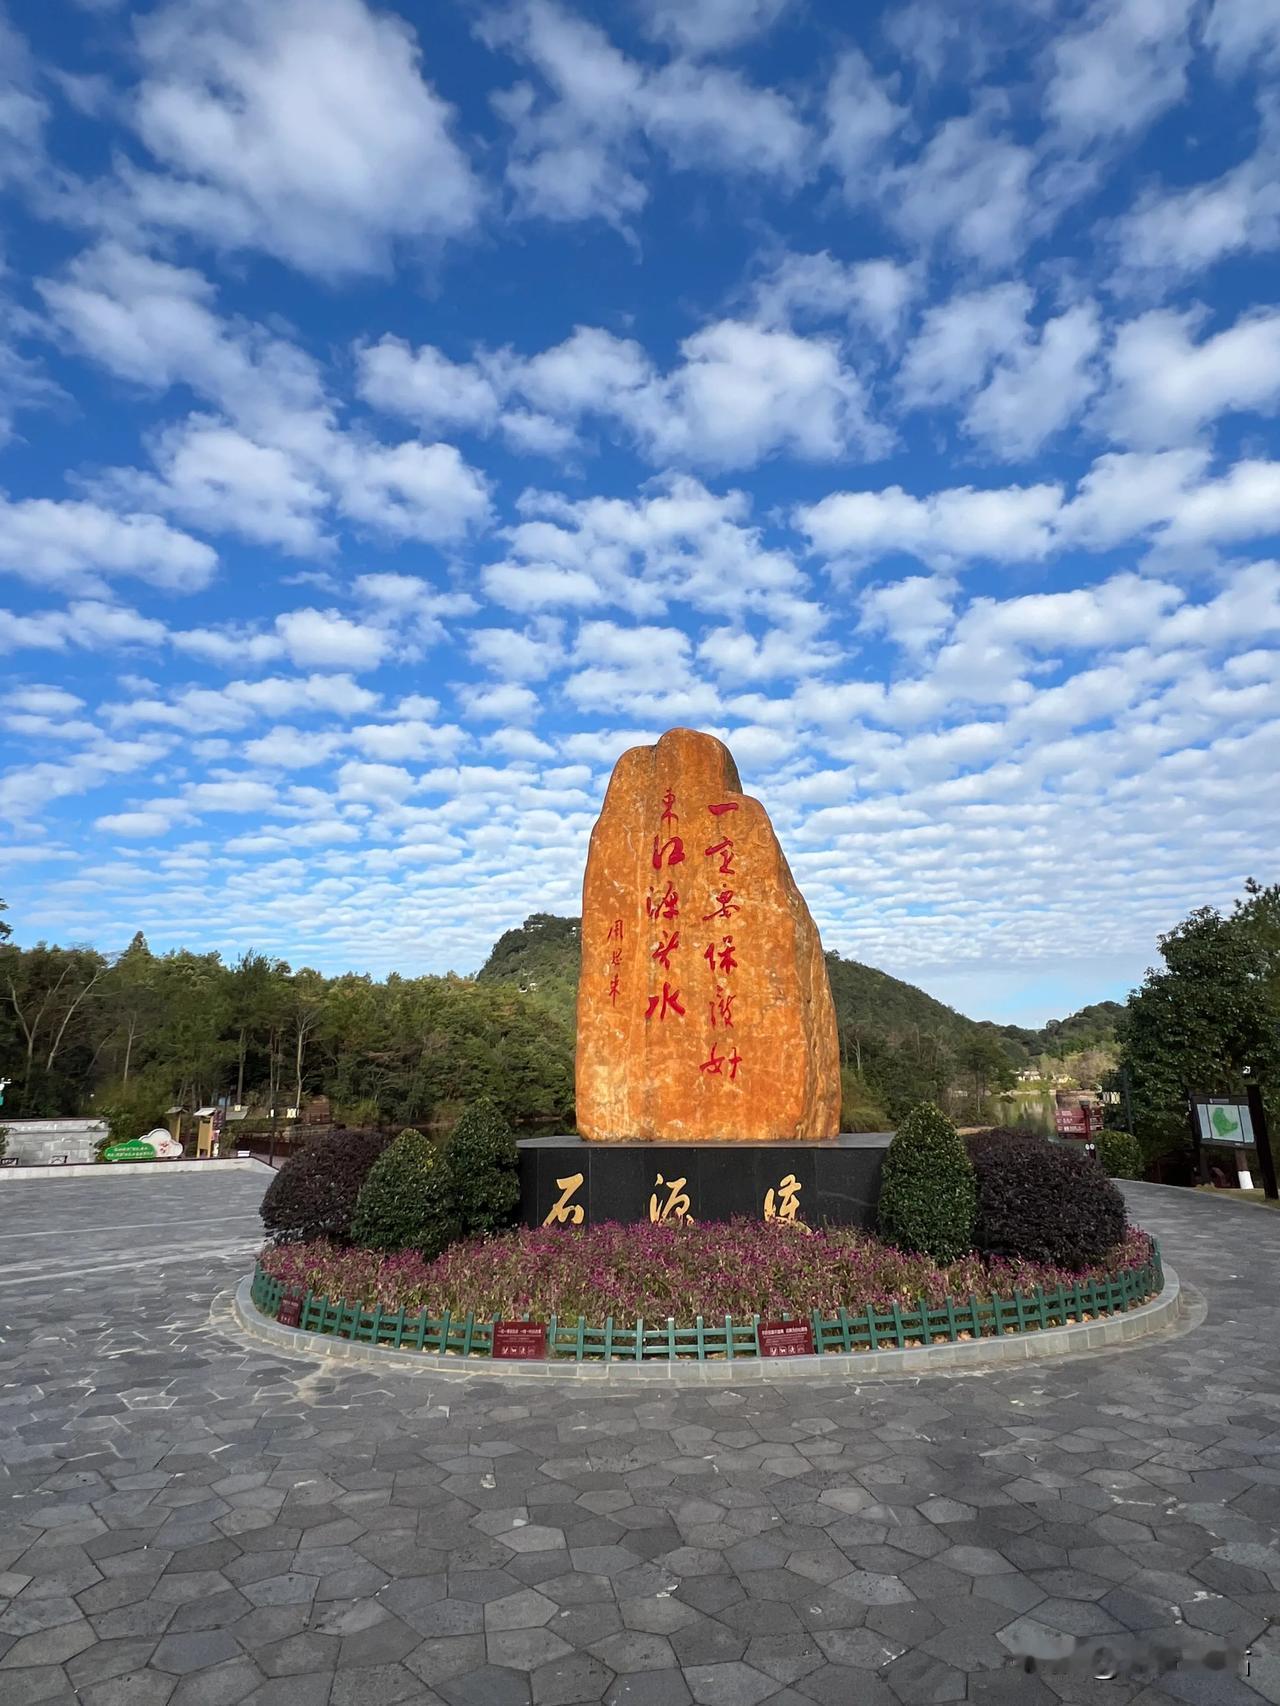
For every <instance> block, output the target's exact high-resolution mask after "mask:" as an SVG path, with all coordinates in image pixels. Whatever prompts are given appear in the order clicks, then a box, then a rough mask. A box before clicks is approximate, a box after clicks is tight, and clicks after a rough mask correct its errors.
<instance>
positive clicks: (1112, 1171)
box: [1098, 1131, 1142, 1179]
mask: <svg viewBox="0 0 1280 1706" xmlns="http://www.w3.org/2000/svg"><path fill="white" fill-rule="evenodd" d="M1098 1160H1099V1161H1100V1162H1101V1163H1102V1170H1103V1172H1104V1173H1105V1174H1106V1175H1107V1177H1108V1178H1109V1179H1140V1178H1141V1177H1142V1145H1141V1144H1140V1143H1139V1142H1138V1140H1137V1138H1136V1137H1135V1136H1134V1135H1133V1133H1132V1132H1131V1131H1100V1132H1099V1133H1098Z"/></svg>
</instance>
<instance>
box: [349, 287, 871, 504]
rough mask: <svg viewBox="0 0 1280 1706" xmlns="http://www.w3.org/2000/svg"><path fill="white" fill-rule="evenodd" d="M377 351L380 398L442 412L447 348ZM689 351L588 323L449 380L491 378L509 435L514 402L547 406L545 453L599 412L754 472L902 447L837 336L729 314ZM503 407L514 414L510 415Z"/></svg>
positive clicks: (661, 445)
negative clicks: (653, 356) (869, 403)
mask: <svg viewBox="0 0 1280 1706" xmlns="http://www.w3.org/2000/svg"><path fill="white" fill-rule="evenodd" d="M378 352H379V353H378V361H377V364H376V375H377V376H376V380H375V381H374V383H373V392H372V394H371V400H375V401H378V402H379V403H381V404H382V405H383V406H384V407H395V408H399V409H400V410H401V411H403V412H405V413H408V414H410V415H411V416H413V417H414V418H417V419H422V418H423V415H424V411H429V409H430V407H431V405H430V403H429V402H428V399H427V397H426V395H424V390H425V391H426V392H431V393H432V394H434V390H433V388H434V387H435V386H436V384H437V382H438V381H439V380H440V376H441V371H442V370H441V366H440V363H441V360H442V358H441V357H440V354H439V352H438V351H436V350H431V349H430V348H424V349H421V350H418V351H416V352H414V351H411V350H410V349H409V347H408V346H407V345H402V344H398V343H396V342H395V341H394V340H392V341H384V343H383V344H382V345H379V346H378ZM367 353H369V352H366V354H367ZM680 356H681V359H680V360H679V361H678V362H676V363H675V364H673V365H672V367H671V368H670V369H669V370H668V371H667V372H666V373H661V372H659V371H657V369H655V367H654V366H653V364H652V363H651V362H650V360H649V357H648V356H647V354H646V353H645V351H644V350H643V349H642V348H641V346H640V345H639V344H637V343H635V342H633V341H632V340H630V339H627V338H619V337H615V336H614V335H613V334H612V333H610V332H607V331H605V330H603V329H602V328H600V327H592V326H579V327H576V328H575V330H574V331H573V332H572V333H571V335H570V336H569V337H568V338H566V339H565V340H564V342H563V343H560V344H557V345H555V346H554V347H553V348H551V349H546V350H542V351H540V352H539V353H538V354H537V355H533V356H529V357H521V356H518V355H517V354H516V353H515V352H514V351H511V350H505V351H503V352H501V353H500V354H498V355H489V354H487V353H484V352H482V355H481V358H480V361H479V363H478V364H477V365H474V366H472V367H470V368H469V369H467V370H465V372H466V375H467V378H466V379H463V378H459V377H458V375H459V374H461V373H462V372H463V371H464V370H461V369H457V368H454V377H453V378H452V379H449V381H448V383H449V384H450V385H452V386H453V388H454V390H455V392H465V394H466V395H468V396H472V395H473V394H472V393H471V392H470V391H469V390H467V389H466V387H467V386H468V385H469V383H470V380H471V378H475V379H476V380H479V379H480V378H481V376H482V375H483V382H484V385H485V387H486V389H487V394H488V395H489V396H490V397H491V398H492V399H493V408H492V410H490V411H489V412H488V416H487V421H488V423H489V424H492V423H493V422H497V423H498V424H501V425H503V426H504V428H505V429H506V430H508V432H511V431H512V430H513V428H516V423H517V422H518V420H519V418H520V417H519V414H518V411H516V410H513V409H511V408H510V407H509V404H510V402H511V400H512V399H523V400H524V401H526V402H528V403H530V404H532V405H533V406H534V408H535V409H536V410H537V411H538V414H537V415H535V416H533V417H530V418H529V419H530V420H531V421H532V423H533V425H534V432H535V438H536V439H538V440H539V441H541V442H539V443H538V446H537V447H538V448H543V446H544V444H548V445H554V444H556V443H557V442H558V443H559V444H561V445H563V443H564V442H565V441H566V439H567V440H569V441H572V439H573V437H574V435H575V433H576V431H577V430H578V429H579V427H580V425H581V423H583V422H584V421H586V420H589V419H591V418H593V417H594V418H597V419H601V420H604V421H607V422H609V423H610V424H612V425H615V426H617V427H619V428H621V429H622V431H623V432H625V433H626V434H627V435H628V437H630V438H631V439H632V440H633V441H634V442H635V443H636V444H637V445H638V447H639V448H640V450H641V451H642V452H643V454H644V455H646V456H647V457H648V458H649V459H650V460H651V461H653V462H655V463H658V464H662V465H668V464H670V463H672V462H678V463H682V464H694V465H698V466H706V467H713V468H734V467H744V466H748V467H749V466H751V465H752V464H753V463H755V462H758V461H760V460H762V459H763V458H765V457H767V456H771V455H774V454H779V453H783V454H785V453H789V454H792V455H797V456H804V457H811V458H814V459H817V460H826V459H830V458H832V457H836V456H839V455H842V454H844V453H845V452H847V451H848V450H850V449H851V448H857V449H859V450H861V451H863V452H864V453H866V454H872V455H874V454H880V453H881V452H883V451H884V450H886V449H887V448H888V446H889V444H890V442H891V437H890V435H889V433H888V432H887V430H886V429H885V428H883V427H882V426H879V425H878V424H876V423H874V422H872V421H871V420H870V418H869V416H868V413H867V407H866V394H865V389H864V386H863V384H862V381H861V379H860V378H859V376H858V374H857V373H856V372H855V371H854V370H853V369H852V368H851V367H849V366H848V365H847V363H846V362H845V361H844V359H843V356H842V353H841V350H840V347H839V345H838V344H837V343H835V342H833V341H831V340H829V339H825V338H818V337H802V336H800V335H799V334H797V333H795V332H792V331H789V330H782V329H777V328H770V327H768V326H763V325H757V324H754V323H752V322H749V321H743V320H720V321H717V322H715V323H713V324H711V325H708V326H704V327H703V328H702V329H701V330H700V331H697V332H694V333H692V334H691V335H690V336H689V337H687V338H685V340H684V341H683V343H682V344H681V346H680ZM450 365H452V364H450ZM367 384H368V375H366V385H367ZM366 394H367V395H369V394H370V393H369V391H368V390H366ZM477 395H478V394H477ZM500 403H501V404H502V405H503V406H506V407H507V412H506V413H504V414H500V415H499V414H498V413H497V412H496V411H497V409H498V407H499V404H500ZM548 431H550V433H551V435H552V436H551V438H550V439H547V437H546V435H547V433H548ZM401 448H402V450H403V449H404V447H401ZM441 448H445V447H440V446H437V447H436V449H437V450H439V449H441ZM388 454H389V453H388ZM454 454H455V455H456V452H454ZM468 472H470V471H468ZM351 502H352V500H351V499H348V504H349V505H350V504H351ZM480 504H481V494H480V493H479V492H477V493H476V495H475V509H476V512H477V514H479V513H483V512H482V511H480V508H479V506H480ZM464 519H475V517H474V516H470V517H464Z"/></svg>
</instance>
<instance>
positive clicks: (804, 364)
mask: <svg viewBox="0 0 1280 1706" xmlns="http://www.w3.org/2000/svg"><path fill="white" fill-rule="evenodd" d="M681 351H682V353H683V355H684V358H685V360H684V364H683V365H682V366H681V367H679V368H677V369H675V370H674V371H673V372H672V373H671V374H670V375H669V376H668V378H667V380H666V382H665V384H662V385H660V386H658V387H654V388H650V389H648V390H646V391H644V392H642V393H641V394H640V395H639V396H638V397H637V399H636V402H635V405H634V408H633V411H632V417H631V418H632V421H633V424H634V425H635V427H636V428H637V430H638V431H639V433H640V435H641V438H642V439H643V440H644V441H645V442H646V443H647V444H648V445H649V447H650V449H651V454H653V455H654V456H655V457H656V458H657V459H659V460H663V461H666V460H672V459H674V460H677V461H682V462H683V461H689V462H695V463H703V464H706V465H709V466H711V467H719V468H738V467H743V466H750V465H751V464H753V463H755V462H757V461H759V460H760V459H761V458H762V457H765V456H768V455H770V454H772V453H774V452H776V451H787V452H790V453H791V454H793V455H798V456H803V457H810V458H813V459H815V460H823V459H827V458H833V457H837V456H840V455H842V454H843V453H844V452H845V451H846V450H848V449H849V448H850V447H853V446H856V447H857V448H858V449H860V450H862V451H863V452H865V453H866V454H870V455H876V454H880V453H882V452H883V451H885V450H886V449H887V448H888V446H889V443H890V442H891V439H890V435H889V433H888V432H887V431H886V430H885V429H884V428H882V427H879V426H876V425H874V424H873V423H872V422H871V420H870V419H869V417H868V414H867V409H866V397H865V393H864V390H863V387H862V383H861V381H860V380H859V379H858V377H857V375H856V374H855V373H854V372H853V371H852V370H851V369H850V368H848V367H846V366H845V365H844V364H843V362H842V360H841V356H840V352H839V349H838V348H837V347H836V346H835V345H834V344H829V343H826V342H824V341H823V340H821V339H817V338H801V337H798V336H796V334H794V333H792V332H781V331H766V330H764V329H762V328H761V327H758V326H752V325H749V324H746V323H745V322H742V321H736V320H722V321H720V322H719V323H718V324H717V325H713V326H707V327H705V328H704V329H703V330H702V331H700V332H695V333H694V335H693V336H692V337H689V338H686V339H685V341H684V343H683V344H682V345H681Z"/></svg>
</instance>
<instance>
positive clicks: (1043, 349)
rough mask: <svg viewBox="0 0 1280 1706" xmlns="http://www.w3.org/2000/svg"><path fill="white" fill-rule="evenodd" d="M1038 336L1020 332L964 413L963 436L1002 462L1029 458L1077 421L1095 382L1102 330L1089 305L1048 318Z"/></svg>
mask: <svg viewBox="0 0 1280 1706" xmlns="http://www.w3.org/2000/svg"><path fill="white" fill-rule="evenodd" d="M1038 334H1039V335H1038V336H1033V335H1032V334H1031V332H1030V331H1029V330H1028V329H1025V328H1024V331H1023V335H1022V337H1021V338H1019V339H1018V340H1016V341H1015V342H1012V343H1011V344H1010V346H1009V348H1008V349H1006V350H1005V352H1004V353H1003V355H1002V356H1001V357H1000V359H999V360H998V361H997V362H996V364H995V368H994V370H993V372H992V374H991V378H990V380H989V382H988V383H987V385H986V386H985V388H984V389H983V390H981V391H980V392H978V394H977V395H976V396H975V397H974V398H973V399H972V400H971V402H970V404H969V407H968V409H967V410H966V411H965V416H964V426H965V430H966V432H968V433H969V435H970V436H971V437H973V438H976V439H978V440H979V441H980V442H981V443H983V444H986V445H988V446H989V447H990V448H991V449H992V450H993V451H994V452H995V454H996V455H998V456H1000V457H1002V458H1004V459H1006V460H1015V459H1019V458H1025V457H1029V456H1033V455H1034V454H1035V452H1036V451H1038V450H1039V449H1040V448H1041V446H1042V445H1043V444H1044V443H1045V441H1046V440H1047V439H1049V438H1051V437H1052V436H1053V434H1054V433H1056V432H1058V431H1060V430H1061V429H1062V428H1063V427H1064V426H1066V425H1067V424H1068V423H1069V422H1070V421H1072V420H1074V419H1075V418H1076V416H1077V415H1078V414H1079V413H1080V411H1081V410H1082V409H1083V408H1084V405H1085V404H1086V403H1087V402H1088V400H1089V398H1090V397H1091V396H1092V395H1093V393H1094V391H1095V390H1096V389H1097V386H1098V383H1099V374H1098V371H1097V365H1096V362H1095V357H1096V355H1097V352H1098V349H1099V346H1100V345H1101V342H1102V331H1101V326H1100V323H1099V315H1098V310H1097V308H1096V307H1095V306H1094V305H1093V303H1091V302H1086V303H1080V304H1079V305H1078V306H1076V307H1074V308H1068V309H1066V310H1065V311H1064V312H1063V313H1061V314H1059V315H1056V316H1055V317H1054V318H1053V319H1051V320H1046V321H1045V323H1044V325H1043V326H1041V327H1040V328H1038Z"/></svg>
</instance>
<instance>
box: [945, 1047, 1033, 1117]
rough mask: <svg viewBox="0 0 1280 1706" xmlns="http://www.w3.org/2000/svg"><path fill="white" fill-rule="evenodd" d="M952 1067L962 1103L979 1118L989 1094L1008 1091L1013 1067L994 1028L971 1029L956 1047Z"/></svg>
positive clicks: (1012, 1081) (1014, 1076)
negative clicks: (955, 1070)
mask: <svg viewBox="0 0 1280 1706" xmlns="http://www.w3.org/2000/svg"><path fill="white" fill-rule="evenodd" d="M955 1060H956V1066H957V1068H958V1071H959V1077H960V1085H961V1090H962V1095H963V1097H964V1102H965V1104H966V1105H967V1106H968V1107H969V1109H970V1110H971V1112H972V1113H973V1114H974V1116H975V1117H977V1118H981V1116H982V1113H983V1103H984V1102H986V1100H987V1098H988V1097H990V1096H998V1095H1000V1094H1001V1092H1002V1091H1005V1090H1012V1088H1013V1086H1014V1085H1015V1084H1016V1083H1017V1081H1018V1075H1017V1070H1016V1068H1015V1067H1014V1064H1013V1062H1012V1060H1010V1058H1009V1054H1008V1051H1007V1050H1006V1048H1005V1046H1004V1044H1003V1042H1002V1041H1001V1039H1000V1036H999V1034H998V1033H997V1032H996V1031H995V1029H994V1028H991V1029H988V1028H986V1027H978V1028H975V1030H974V1032H973V1034H972V1035H971V1036H969V1037H966V1038H965V1039H964V1041H963V1042H962V1043H961V1044H960V1045H959V1047H958V1048H957V1049H956V1055H955Z"/></svg>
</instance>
